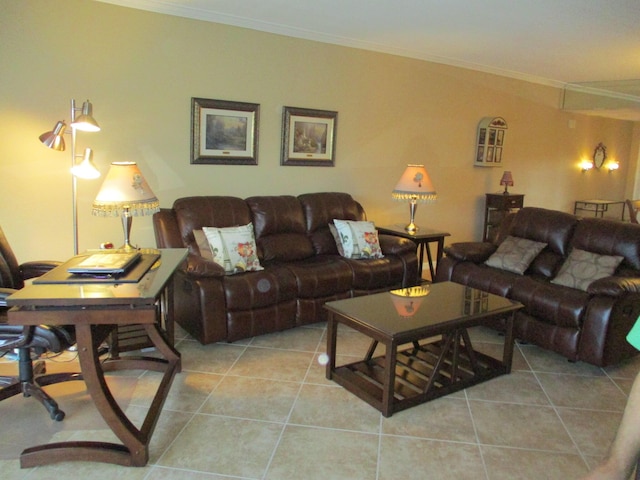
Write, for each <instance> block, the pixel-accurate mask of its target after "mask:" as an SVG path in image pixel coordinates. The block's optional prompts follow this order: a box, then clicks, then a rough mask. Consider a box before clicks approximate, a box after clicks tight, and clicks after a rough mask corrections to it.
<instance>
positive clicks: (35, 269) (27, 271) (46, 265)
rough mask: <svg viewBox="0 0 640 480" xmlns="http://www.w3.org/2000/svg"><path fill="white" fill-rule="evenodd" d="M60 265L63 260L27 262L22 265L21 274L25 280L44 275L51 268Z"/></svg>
mask: <svg viewBox="0 0 640 480" xmlns="http://www.w3.org/2000/svg"><path fill="white" fill-rule="evenodd" d="M58 265H62V262H56V261H54V260H40V261H35V262H25V263H23V264H21V265H20V274H21V275H22V278H23V279H24V280H27V279H29V278H34V277H39V276H41V275H44V274H45V273H47V272H48V271H49V270H52V269H54V268H55V267H57V266H58Z"/></svg>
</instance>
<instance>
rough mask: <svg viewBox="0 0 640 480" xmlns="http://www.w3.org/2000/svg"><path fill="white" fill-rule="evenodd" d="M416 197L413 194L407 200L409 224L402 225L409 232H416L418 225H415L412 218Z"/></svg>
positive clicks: (414, 213) (414, 214) (414, 211)
mask: <svg viewBox="0 0 640 480" xmlns="http://www.w3.org/2000/svg"><path fill="white" fill-rule="evenodd" d="M417 203H418V201H417V198H416V196H415V195H414V196H413V197H412V198H411V200H410V201H409V214H410V215H411V219H410V220H409V225H407V226H406V227H404V229H405V230H406V231H407V232H409V233H416V232H417V231H418V226H417V225H416V223H415V221H414V219H415V217H416V207H417Z"/></svg>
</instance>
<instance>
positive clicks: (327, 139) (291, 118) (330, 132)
mask: <svg viewBox="0 0 640 480" xmlns="http://www.w3.org/2000/svg"><path fill="white" fill-rule="evenodd" d="M337 123H338V112H330V111H327V110H310V109H307V108H295V107H284V110H283V115H282V159H281V161H280V165H305V166H314V167H333V166H334V165H335V155H336V127H337Z"/></svg>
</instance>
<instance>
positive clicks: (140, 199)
mask: <svg viewBox="0 0 640 480" xmlns="http://www.w3.org/2000/svg"><path fill="white" fill-rule="evenodd" d="M158 210H160V202H158V199H157V198H156V196H155V195H154V193H153V191H152V190H151V188H150V187H149V184H148V183H147V181H146V180H145V178H144V176H143V175H142V172H141V171H140V169H139V168H138V165H137V164H136V163H135V162H114V163H112V164H111V167H110V168H109V172H108V173H107V176H106V177H105V179H104V182H103V183H102V187H100V191H99V192H98V195H97V196H96V199H95V200H94V201H93V210H92V212H91V213H92V214H93V215H97V216H102V217H117V216H121V217H122V227H123V230H124V246H123V248H126V249H129V248H134V247H133V246H132V245H131V244H130V243H129V233H130V232H131V222H132V219H131V217H136V216H144V215H153V214H154V213H155V212H157V211H158Z"/></svg>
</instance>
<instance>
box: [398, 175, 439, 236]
mask: <svg viewBox="0 0 640 480" xmlns="http://www.w3.org/2000/svg"><path fill="white" fill-rule="evenodd" d="M391 197H392V198H393V199H394V200H404V201H406V200H409V213H410V215H411V219H410V221H409V225H407V226H406V227H404V229H405V230H406V231H407V232H409V233H415V232H417V231H418V227H417V226H416V224H415V214H416V205H417V203H418V202H421V203H433V202H435V201H436V198H437V194H436V190H435V188H433V184H432V183H431V179H430V178H429V174H428V173H427V169H426V168H424V165H407V168H406V170H405V171H404V173H403V174H402V177H400V180H398V183H397V184H396V188H394V189H393V192H391Z"/></svg>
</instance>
